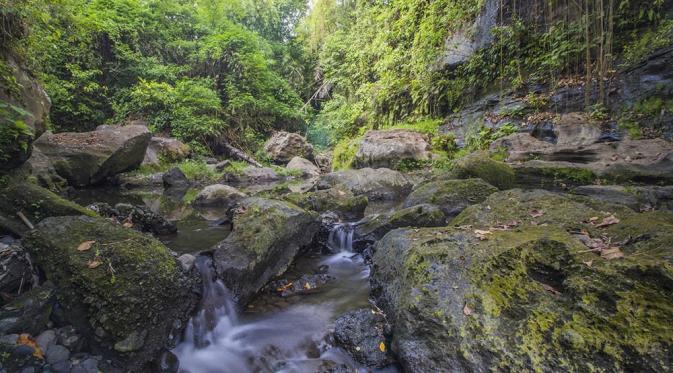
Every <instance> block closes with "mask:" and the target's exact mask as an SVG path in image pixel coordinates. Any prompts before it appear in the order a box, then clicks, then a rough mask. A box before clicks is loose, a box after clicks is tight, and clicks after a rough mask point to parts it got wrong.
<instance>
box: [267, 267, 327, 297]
mask: <svg viewBox="0 0 673 373" xmlns="http://www.w3.org/2000/svg"><path fill="white" fill-rule="evenodd" d="M332 280H334V277H332V276H330V275H327V274H324V273H318V274H303V275H301V277H299V278H297V279H293V280H289V279H281V280H276V281H272V282H270V283H269V285H268V288H269V291H270V292H272V293H274V294H277V295H279V296H281V297H289V296H292V295H297V294H302V293H306V292H311V291H313V290H314V289H317V288H319V287H320V286H322V285H324V284H326V283H328V282H330V281H332Z"/></svg>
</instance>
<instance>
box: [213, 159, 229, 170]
mask: <svg viewBox="0 0 673 373" xmlns="http://www.w3.org/2000/svg"><path fill="white" fill-rule="evenodd" d="M229 166H231V161H230V160H228V159H225V160H224V161H222V162H217V164H216V165H215V170H216V171H220V172H222V171H224V170H225V169H226V168H228V167H229Z"/></svg>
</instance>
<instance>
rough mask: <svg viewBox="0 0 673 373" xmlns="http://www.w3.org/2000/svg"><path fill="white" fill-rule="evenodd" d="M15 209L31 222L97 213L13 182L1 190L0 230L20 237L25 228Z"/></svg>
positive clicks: (30, 185)
mask: <svg viewBox="0 0 673 373" xmlns="http://www.w3.org/2000/svg"><path fill="white" fill-rule="evenodd" d="M18 212H22V213H23V214H24V216H25V217H26V218H27V219H28V220H29V221H31V222H32V223H33V224H37V223H39V222H40V221H41V220H42V219H44V218H47V217H50V216H70V215H87V216H96V213H94V212H93V211H91V210H88V209H86V208H84V207H82V206H80V205H78V204H76V203H74V202H71V201H68V200H66V199H65V198H63V197H61V196H59V195H58V194H56V193H53V192H51V191H49V190H47V189H45V188H42V187H40V186H38V185H35V184H33V183H30V182H27V181H12V182H10V183H9V185H7V187H5V188H4V189H0V230H4V231H8V232H9V233H13V234H16V235H19V236H21V235H23V234H25V233H26V232H27V231H28V227H27V226H26V225H25V224H24V223H23V222H21V220H19V218H18V216H17V213H18Z"/></svg>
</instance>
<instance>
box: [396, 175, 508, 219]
mask: <svg viewBox="0 0 673 373" xmlns="http://www.w3.org/2000/svg"><path fill="white" fill-rule="evenodd" d="M497 191H498V189H497V188H495V187H494V186H493V185H491V184H489V183H487V182H485V181H484V180H482V179H464V180H454V179H449V180H437V181H431V182H429V183H425V184H422V185H420V186H419V187H418V188H416V189H414V190H413V191H412V192H411V194H409V196H407V199H406V200H405V201H404V205H403V206H404V207H405V208H406V207H411V206H415V205H420V204H432V205H437V206H439V207H440V208H441V209H442V211H444V214H445V215H446V216H447V217H454V216H456V215H458V214H459V213H460V212H461V211H463V210H464V209H465V208H466V207H467V206H469V205H473V204H475V203H480V202H482V201H483V200H484V199H486V197H488V196H489V195H490V194H493V193H495V192H497Z"/></svg>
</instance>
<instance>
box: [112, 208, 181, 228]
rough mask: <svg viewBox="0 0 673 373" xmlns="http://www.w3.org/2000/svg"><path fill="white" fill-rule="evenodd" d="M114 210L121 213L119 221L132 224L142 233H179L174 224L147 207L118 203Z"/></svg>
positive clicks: (118, 217)
mask: <svg viewBox="0 0 673 373" xmlns="http://www.w3.org/2000/svg"><path fill="white" fill-rule="evenodd" d="M114 209H115V210H116V211H118V212H119V215H118V216H117V219H119V220H120V221H121V222H122V223H124V222H126V223H130V224H132V225H133V228H135V229H138V230H140V231H142V232H151V233H153V234H156V235H163V234H171V233H175V232H177V231H178V227H177V225H176V224H175V223H174V222H171V221H168V220H166V218H164V217H163V216H161V215H159V214H157V213H154V212H152V211H151V210H150V209H148V208H147V207H145V206H133V205H130V204H127V203H118V204H116V205H115V207H114Z"/></svg>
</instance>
